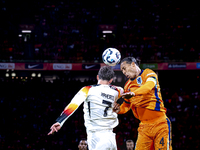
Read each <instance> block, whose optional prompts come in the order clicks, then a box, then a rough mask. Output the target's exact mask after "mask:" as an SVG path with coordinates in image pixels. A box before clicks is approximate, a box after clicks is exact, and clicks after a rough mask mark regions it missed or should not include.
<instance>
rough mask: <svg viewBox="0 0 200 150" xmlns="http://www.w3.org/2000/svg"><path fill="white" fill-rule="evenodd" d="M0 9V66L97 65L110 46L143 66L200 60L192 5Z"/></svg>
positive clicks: (38, 4) (155, 0)
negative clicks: (33, 63) (8, 63)
mask: <svg viewBox="0 0 200 150" xmlns="http://www.w3.org/2000/svg"><path fill="white" fill-rule="evenodd" d="M0 9H1V10H0V11H1V13H0V17H1V20H2V21H1V24H0V53H1V55H0V60H1V61H49V62H50V61H54V62H55V61H59V62H101V61H102V60H101V54H102V52H103V50H104V49H105V48H108V47H116V48H118V49H119V50H120V52H121V54H122V57H124V56H135V57H138V58H140V59H141V60H142V61H143V62H155V61H157V62H160V61H198V60H200V52H199V48H200V45H199V40H200V38H199V35H198V32H199V24H200V23H199V21H198V20H199V14H200V13H199V8H198V4H197V3H195V2H189V1H180V0H178V1H172V0H170V1H159V0H146V1H140V0H132V1H118V0H117V1H114V2H113V1H112V2H111V1H104V0H101V1H100V0H97V1H88V2H87V1H80V0H73V1H69V0H67V1H55V0H34V1H31V2H29V1H25V0H20V1H11V0H0ZM24 25H27V26H29V27H28V28H31V31H32V32H31V33H22V30H23V29H24V28H25V26H24ZM101 25H107V29H112V31H113V32H112V33H110V34H104V33H102V30H106V27H105V26H104V28H102V27H101ZM22 26H23V27H22Z"/></svg>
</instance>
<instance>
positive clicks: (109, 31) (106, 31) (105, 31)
mask: <svg viewBox="0 0 200 150" xmlns="http://www.w3.org/2000/svg"><path fill="white" fill-rule="evenodd" d="M102 33H112V31H111V30H104V31H102Z"/></svg>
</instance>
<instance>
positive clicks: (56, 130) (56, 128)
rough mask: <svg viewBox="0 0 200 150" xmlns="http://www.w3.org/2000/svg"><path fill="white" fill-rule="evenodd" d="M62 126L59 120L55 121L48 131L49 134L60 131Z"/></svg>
mask: <svg viewBox="0 0 200 150" xmlns="http://www.w3.org/2000/svg"><path fill="white" fill-rule="evenodd" d="M60 128H61V126H60V123H59V122H56V123H54V124H53V125H52V126H51V128H50V129H51V131H50V132H49V133H48V135H50V134H53V133H54V132H58V130H60Z"/></svg>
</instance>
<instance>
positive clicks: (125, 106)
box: [118, 100, 131, 114]
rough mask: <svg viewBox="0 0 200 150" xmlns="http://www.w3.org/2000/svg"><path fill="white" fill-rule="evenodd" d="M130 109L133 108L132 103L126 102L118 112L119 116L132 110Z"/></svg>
mask: <svg viewBox="0 0 200 150" xmlns="http://www.w3.org/2000/svg"><path fill="white" fill-rule="evenodd" d="M130 108H131V103H130V102H128V101H126V100H124V101H123V103H122V104H121V106H120V111H119V112H118V114H125V113H126V112H128V111H129V110H130Z"/></svg>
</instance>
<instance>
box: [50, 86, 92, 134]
mask: <svg viewBox="0 0 200 150" xmlns="http://www.w3.org/2000/svg"><path fill="white" fill-rule="evenodd" d="M88 90H89V86H86V87H83V88H82V89H81V90H80V91H79V92H78V93H77V94H76V95H75V96H74V97H73V99H72V100H71V102H70V103H69V104H68V105H67V106H66V107H65V109H64V111H63V112H62V113H61V115H60V116H59V117H58V118H57V119H56V123H54V124H53V125H52V126H51V128H50V129H51V131H50V132H49V133H48V135H50V134H53V133H54V132H58V130H60V128H61V127H62V126H63V124H64V123H65V121H66V120H67V119H68V118H69V117H70V116H71V115H72V114H73V113H74V112H75V111H76V109H77V108H78V107H79V106H80V105H81V104H82V103H83V102H84V100H85V99H86V97H87V93H88Z"/></svg>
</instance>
